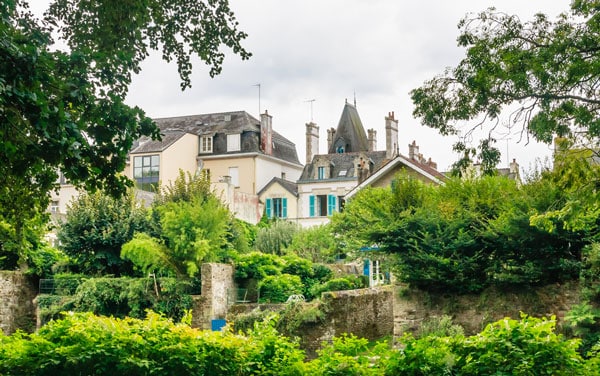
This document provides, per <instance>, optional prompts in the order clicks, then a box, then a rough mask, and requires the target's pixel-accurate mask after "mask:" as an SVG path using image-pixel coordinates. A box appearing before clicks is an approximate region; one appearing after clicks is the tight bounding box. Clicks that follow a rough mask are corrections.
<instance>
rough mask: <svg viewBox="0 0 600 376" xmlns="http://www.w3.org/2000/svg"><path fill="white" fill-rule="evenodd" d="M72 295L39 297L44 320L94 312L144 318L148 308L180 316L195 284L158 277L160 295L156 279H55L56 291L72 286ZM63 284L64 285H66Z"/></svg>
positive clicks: (185, 307) (188, 303) (176, 316)
mask: <svg viewBox="0 0 600 376" xmlns="http://www.w3.org/2000/svg"><path fill="white" fill-rule="evenodd" d="M74 282H77V283H78V286H77V287H76V290H74V293H71V295H66V296H65V295H62V296H58V295H43V296H44V297H45V298H43V299H41V300H40V299H38V305H39V307H40V310H41V315H42V322H47V321H49V320H50V319H56V318H58V317H60V315H61V312H65V311H75V312H92V313H95V314H98V315H105V316H115V317H125V316H130V317H134V318H143V317H145V315H146V310H147V309H152V310H154V311H156V312H159V313H161V314H163V315H165V316H166V317H170V318H174V319H177V320H178V319H180V318H181V317H183V315H184V314H185V312H186V311H187V310H189V309H191V307H192V298H191V296H190V293H191V292H192V289H193V285H192V282H189V281H181V280H176V279H174V278H161V279H159V280H158V284H157V286H156V287H157V288H158V295H157V293H156V290H155V286H154V281H153V280H150V279H147V278H126V277H122V278H90V279H86V280H81V281H79V280H77V279H75V278H66V277H61V278H58V279H56V280H55V286H56V289H58V290H57V291H67V290H66V289H67V288H68V289H72V288H73V283H74ZM63 285H64V287H61V286H63Z"/></svg>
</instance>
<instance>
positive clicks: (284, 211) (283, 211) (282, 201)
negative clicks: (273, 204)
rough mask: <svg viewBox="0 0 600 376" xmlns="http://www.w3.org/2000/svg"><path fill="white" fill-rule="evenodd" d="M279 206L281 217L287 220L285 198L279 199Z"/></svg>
mask: <svg viewBox="0 0 600 376" xmlns="http://www.w3.org/2000/svg"><path fill="white" fill-rule="evenodd" d="M281 206H282V207H283V208H282V210H281V212H282V217H283V218H287V198H285V197H284V198H282V199H281Z"/></svg>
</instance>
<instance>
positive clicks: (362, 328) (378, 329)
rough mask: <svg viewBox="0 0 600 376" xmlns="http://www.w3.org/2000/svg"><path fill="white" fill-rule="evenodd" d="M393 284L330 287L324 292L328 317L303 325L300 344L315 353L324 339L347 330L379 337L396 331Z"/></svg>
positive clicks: (370, 336)
mask: <svg viewBox="0 0 600 376" xmlns="http://www.w3.org/2000/svg"><path fill="white" fill-rule="evenodd" d="M393 295H394V293H393V288H392V286H380V287H375V288H368V289H360V290H346V291H331V292H325V293H323V294H322V296H321V301H322V303H321V304H322V306H323V308H322V309H323V310H324V311H325V312H326V317H325V319H324V320H323V322H322V323H317V324H309V325H304V326H303V327H301V328H300V330H299V332H300V333H302V339H301V345H302V347H303V348H304V349H305V350H306V351H307V354H308V356H314V355H315V353H316V350H317V349H318V348H319V347H320V345H321V342H324V341H327V342H329V341H331V340H332V339H333V337H339V336H341V335H342V334H344V333H352V334H354V335H355V336H357V337H361V338H366V339H369V340H379V339H381V338H383V337H386V336H392V334H393V332H394V311H393V310H394V302H393V300H394V297H393Z"/></svg>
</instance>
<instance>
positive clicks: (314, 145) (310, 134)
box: [306, 121, 319, 164]
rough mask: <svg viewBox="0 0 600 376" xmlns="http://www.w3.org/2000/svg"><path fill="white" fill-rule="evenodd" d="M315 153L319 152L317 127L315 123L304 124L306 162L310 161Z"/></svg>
mask: <svg viewBox="0 0 600 376" xmlns="http://www.w3.org/2000/svg"><path fill="white" fill-rule="evenodd" d="M315 154H319V127H317V124H315V123H313V122H312V121H311V122H310V123H307V124H306V164H309V163H311V162H312V159H313V157H314V156H315Z"/></svg>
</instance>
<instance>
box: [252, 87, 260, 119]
mask: <svg viewBox="0 0 600 376" xmlns="http://www.w3.org/2000/svg"><path fill="white" fill-rule="evenodd" d="M252 86H258V116H259V117H260V84H255V85H252Z"/></svg>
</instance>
